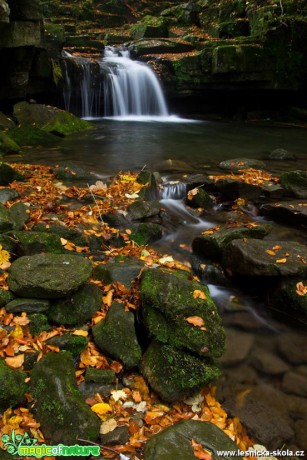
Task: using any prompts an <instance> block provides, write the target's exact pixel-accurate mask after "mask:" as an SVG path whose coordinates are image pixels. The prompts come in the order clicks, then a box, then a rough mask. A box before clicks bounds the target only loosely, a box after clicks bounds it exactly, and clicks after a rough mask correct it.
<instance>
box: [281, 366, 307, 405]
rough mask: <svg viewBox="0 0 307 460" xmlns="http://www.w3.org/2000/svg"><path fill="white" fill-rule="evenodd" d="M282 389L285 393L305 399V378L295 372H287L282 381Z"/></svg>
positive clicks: (306, 377)
mask: <svg viewBox="0 0 307 460" xmlns="http://www.w3.org/2000/svg"><path fill="white" fill-rule="evenodd" d="M282 389H283V390H284V391H285V392H286V393H291V394H294V395H297V396H303V397H305V398H306V397H307V376H304V375H301V374H298V373H297V372H293V371H290V372H287V373H286V374H285V375H284V377H283V380H282Z"/></svg>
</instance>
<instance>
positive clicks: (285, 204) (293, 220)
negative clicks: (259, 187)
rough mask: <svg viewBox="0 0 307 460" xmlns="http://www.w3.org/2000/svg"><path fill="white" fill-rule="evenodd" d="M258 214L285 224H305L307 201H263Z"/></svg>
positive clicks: (306, 219) (306, 220) (306, 221)
mask: <svg viewBox="0 0 307 460" xmlns="http://www.w3.org/2000/svg"><path fill="white" fill-rule="evenodd" d="M260 214H261V215H264V216H269V217H270V218H271V219H274V220H277V221H280V222H285V223H286V224H287V225H289V224H291V225H306V224H307V203H306V202H305V200H300V201H299V200H295V201H277V202H275V203H265V204H263V205H262V206H261V207H260Z"/></svg>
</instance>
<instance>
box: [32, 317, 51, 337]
mask: <svg viewBox="0 0 307 460" xmlns="http://www.w3.org/2000/svg"><path fill="white" fill-rule="evenodd" d="M28 318H29V320H30V323H29V331H30V334H31V335H32V336H33V337H35V336H37V335H39V334H40V333H41V332H44V331H50V330H51V329H52V327H51V326H50V324H49V322H48V318H47V316H46V315H44V314H43V313H33V314H32V315H28Z"/></svg>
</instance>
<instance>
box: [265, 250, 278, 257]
mask: <svg viewBox="0 0 307 460" xmlns="http://www.w3.org/2000/svg"><path fill="white" fill-rule="evenodd" d="M265 252H266V253H267V254H269V256H275V255H276V253H275V252H274V251H271V249H267V250H266V251H265Z"/></svg>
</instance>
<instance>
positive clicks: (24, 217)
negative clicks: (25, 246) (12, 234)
mask: <svg viewBox="0 0 307 460" xmlns="http://www.w3.org/2000/svg"><path fill="white" fill-rule="evenodd" d="M9 217H10V219H11V221H12V223H13V228H14V230H21V229H22V228H23V226H24V224H25V223H26V222H28V220H29V218H30V211H29V208H28V206H26V205H25V204H24V203H22V202H17V203H14V204H12V206H11V207H10V208H9Z"/></svg>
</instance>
